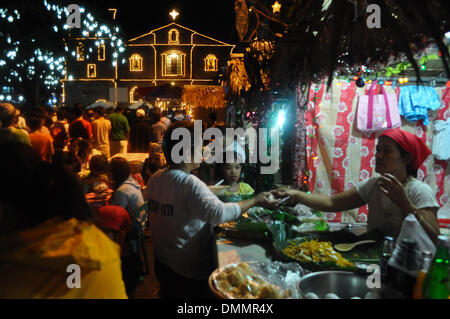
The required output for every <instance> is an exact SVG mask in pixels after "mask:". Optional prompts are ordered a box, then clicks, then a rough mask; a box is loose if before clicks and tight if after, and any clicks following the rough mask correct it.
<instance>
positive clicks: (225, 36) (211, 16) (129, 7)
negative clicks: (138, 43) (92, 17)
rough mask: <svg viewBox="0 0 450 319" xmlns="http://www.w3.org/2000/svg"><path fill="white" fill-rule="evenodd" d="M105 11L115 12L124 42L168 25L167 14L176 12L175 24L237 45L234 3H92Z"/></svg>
mask: <svg viewBox="0 0 450 319" xmlns="http://www.w3.org/2000/svg"><path fill="white" fill-rule="evenodd" d="M93 2H94V3H95V4H96V5H97V6H100V7H104V8H105V10H107V9H108V8H111V7H114V8H116V9H118V10H119V11H118V16H117V20H118V23H119V24H120V25H121V26H122V29H123V30H124V32H125V35H126V38H127V40H128V39H132V38H134V37H136V36H139V35H142V34H144V33H147V32H149V31H150V30H152V29H156V28H158V27H161V26H164V25H167V24H169V23H171V22H172V18H171V17H170V16H169V12H171V11H172V10H173V9H175V10H177V11H178V12H179V13H180V15H179V16H178V17H177V19H176V20H175V22H176V23H178V24H181V25H183V26H185V27H187V28H190V29H193V30H195V31H197V32H199V33H202V34H204V35H207V36H210V37H212V38H215V39H217V40H221V41H224V42H226V43H234V42H236V41H237V35H236V29H235V13H234V0H209V1H208V0H184V1H182V0H178V1H173V0H161V1H155V0H145V1H135V0H128V1H124V0H108V1H106V0H99V1H93Z"/></svg>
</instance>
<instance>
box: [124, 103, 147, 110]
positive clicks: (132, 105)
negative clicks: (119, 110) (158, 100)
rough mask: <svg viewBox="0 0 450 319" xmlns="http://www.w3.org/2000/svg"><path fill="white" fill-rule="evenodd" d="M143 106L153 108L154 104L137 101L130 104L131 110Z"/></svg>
mask: <svg viewBox="0 0 450 319" xmlns="http://www.w3.org/2000/svg"><path fill="white" fill-rule="evenodd" d="M141 106H147V107H148V108H151V107H152V106H151V105H150V104H148V103H146V102H136V103H134V104H131V105H130V106H128V108H129V109H131V110H136V109H138V108H140V107H141Z"/></svg>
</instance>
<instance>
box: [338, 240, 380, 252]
mask: <svg viewBox="0 0 450 319" xmlns="http://www.w3.org/2000/svg"><path fill="white" fill-rule="evenodd" d="M371 243H376V241H375V240H362V241H357V242H356V243H345V244H336V245H334V249H336V250H339V251H350V250H352V249H353V248H355V247H356V246H358V245H362V244H371Z"/></svg>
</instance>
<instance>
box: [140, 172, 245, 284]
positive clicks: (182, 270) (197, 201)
mask: <svg viewBox="0 0 450 319" xmlns="http://www.w3.org/2000/svg"><path fill="white" fill-rule="evenodd" d="M147 186H148V190H147V193H146V200H148V203H149V208H150V227H151V230H152V238H153V241H154V250H155V257H156V259H157V260H158V261H159V262H161V263H162V264H164V265H166V266H169V267H171V268H172V270H173V271H175V272H177V273H178V274H180V275H183V276H185V277H188V278H192V279H205V278H207V277H208V276H209V275H210V274H211V272H212V270H214V266H215V256H214V254H215V250H214V246H213V245H214V236H213V232H212V228H213V225H218V224H221V223H225V222H229V221H233V220H236V219H237V218H238V217H239V216H240V215H241V209H240V207H239V205H237V204H236V203H226V204H225V203H223V202H222V201H220V200H219V199H218V198H217V196H216V195H214V194H213V193H212V192H211V190H210V189H209V188H208V187H207V186H206V184H205V183H203V182H202V181H201V180H200V179H198V178H197V177H196V176H194V175H191V174H187V173H185V172H183V171H180V170H169V169H165V170H159V171H157V172H156V173H155V174H154V175H153V176H152V177H151V178H150V179H149V181H148V185H147Z"/></svg>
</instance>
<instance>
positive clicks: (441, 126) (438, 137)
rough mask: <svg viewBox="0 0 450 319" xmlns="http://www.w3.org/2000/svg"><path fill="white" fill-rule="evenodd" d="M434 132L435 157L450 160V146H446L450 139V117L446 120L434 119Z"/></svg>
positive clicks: (433, 148) (433, 149) (433, 147)
mask: <svg viewBox="0 0 450 319" xmlns="http://www.w3.org/2000/svg"><path fill="white" fill-rule="evenodd" d="M433 133H434V138H433V145H432V151H433V155H434V157H436V158H437V159H438V160H442V161H448V160H450V148H448V147H446V143H448V141H450V118H448V119H447V120H446V121H442V120H436V121H434V122H433Z"/></svg>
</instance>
